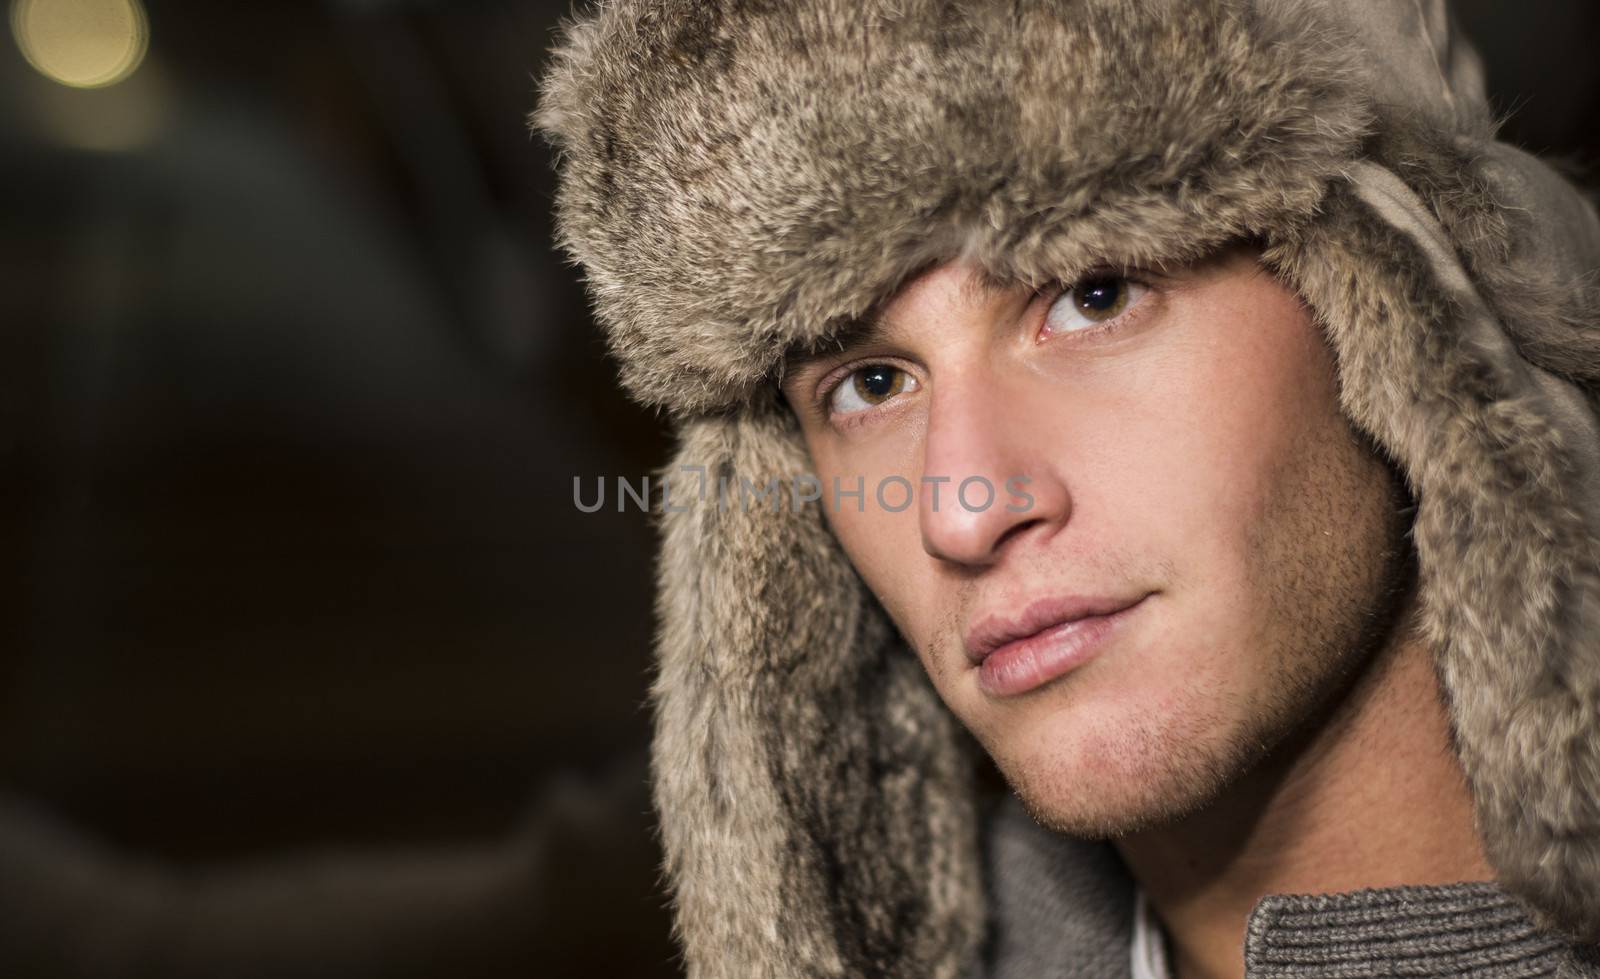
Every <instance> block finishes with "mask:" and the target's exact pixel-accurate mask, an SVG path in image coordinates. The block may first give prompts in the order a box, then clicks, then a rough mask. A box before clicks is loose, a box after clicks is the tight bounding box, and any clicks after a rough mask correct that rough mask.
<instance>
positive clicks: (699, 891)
mask: <svg viewBox="0 0 1600 979" xmlns="http://www.w3.org/2000/svg"><path fill="white" fill-rule="evenodd" d="M537 121H538V123H539V124H540V125H541V126H542V127H543V128H544V129H545V130H546V131H547V132H548V133H550V134H551V135H552V138H554V139H555V140H556V142H557V144H558V146H559V147H560V148H561V150H562V161H561V167H562V188H561V193H560V197H559V200H558V210H559V215H558V216H559V221H560V229H561V234H562V238H563V243H564V244H565V246H566V247H567V248H568V249H569V250H570V252H571V253H572V254H573V255H574V257H575V258H576V259H577V260H578V261H580V262H581V263H582V264H583V266H584V268H585V271H586V274H587V276H588V278H589V281H590V284H591V286H592V288H593V292H594V296H595V299H596V302H597V306H598V310H599V313H600V316H601V319H602V320H603V322H604V323H605V325H606V327H607V329H608V336H609V339H610V342H611V345H612V349H613V350H614V351H615V352H616V354H617V355H618V357H619V358H620V360H621V362H622V373H623V379H624V382H625V383H626V384H627V385H628V386H629V388H630V390H631V391H632V392H633V393H634V394H635V395H636V396H637V397H639V398H640V399H641V400H642V401H644V402H646V403H650V404H655V405H660V406H664V407H666V408H668V409H670V410H671V411H672V412H673V414H674V417H675V418H676V419H677V421H678V426H679V432H680V445H679V452H678V459H677V460H676V463H675V467H674V470H673V474H674V475H675V476H676V477H677V478H675V479H674V487H673V493H672V495H671V496H670V497H669V498H668V499H667V500H666V501H664V502H665V506H664V513H663V521H664V544H663V555H662V560H661V563H660V569H659V576H660V585H661V600H660V606H659V607H660V612H661V617H662V622H661V631H660V650H659V654H660V672H659V676H658V678H657V682H656V686H655V696H656V709H657V738H656V745H655V757H654V766H655V778H656V787H655V792H656V801H657V805H658V808H659V809H660V814H661V820H662V833H663V840H664V843H665V845H666V850H667V870H668V874H669V878H670V881H671V884H672V886H673V889H674V896H675V901H676V909H677V915H678V926H679V934H680V938H681V940H682V942H683V944H684V947H685V952H686V957H687V961H688V965H689V969H690V973H691V975H693V976H695V977H728V979H733V977H740V979H744V977H753V976H772V977H800V976H887V977H897V979H898V977H907V979H909V977H913V976H915V977H923V976H949V977H958V976H962V977H977V976H986V977H1022V976H1082V977H1105V976H1118V975H1124V976H1126V975H1135V976H1159V975H1170V976H1173V977H1177V979H1195V977H1212V976H1219V977H1225V976H1240V975H1244V976H1251V977H1257V976H1260V977H1265V976H1302V975H1304V976H1333V975H1339V976H1357V975H1370V976H1379V975H1412V976H1453V975H1463V974H1472V975H1505V976H1511V975H1574V976H1576V975H1600V965H1597V964H1596V963H1600V956H1597V954H1596V950H1595V948H1594V947H1593V946H1592V944H1591V943H1594V942H1596V941H1597V940H1600V631H1597V629H1600V547H1597V537H1596V531H1597V528H1600V425H1597V422H1596V403H1597V401H1596V388H1597V382H1600V297H1597V294H1596V288H1597V286H1596V279H1595V277H1594V272H1595V270H1596V269H1597V268H1600V221H1597V220H1596V217H1595V212H1594V210H1593V208H1592V207H1591V206H1590V205H1589V204H1588V203H1587V202H1586V201H1584V200H1583V199H1582V198H1581V197H1580V195H1578V194H1577V193H1576V192H1575V191H1574V190H1573V189H1572V188H1571V187H1570V186H1569V185H1568V184H1566V183H1565V182H1564V181H1562V180H1561V179H1560V178H1559V177H1557V176H1555V174H1554V173H1553V172H1551V171H1550V170H1549V169H1548V168H1547V167H1545V166H1544V165H1543V164H1541V163H1540V162H1539V161H1537V160H1536V159H1534V158H1532V157H1529V156H1527V155H1525V154H1522V153H1520V152H1518V151H1516V150H1514V149H1512V148H1510V147H1507V146H1505V145H1503V144H1500V143H1497V142H1496V141H1495V140H1494V138H1493V134H1492V126H1491V123H1490V120H1489V117H1488V112H1487V109H1486V107H1485V104H1484V97H1483V91H1482V84H1481V73H1480V71H1479V68H1478V64H1477V61H1476V59H1475V58H1474V57H1473V55H1472V53H1471V51H1470V50H1469V49H1468V48H1467V47H1466V46H1465V45H1464V43H1463V42H1462V41H1461V39H1460V38H1458V37H1456V36H1455V35H1454V34H1453V32H1452V30H1451V25H1450V23H1449V19H1448V17H1447V15H1446V11H1445V9H1444V7H1443V6H1442V3H1426V2H1416V0H1362V2H1359V3H1339V4H1335V3H1332V2H1329V0H1195V2H1178V0H1037V2H1001V0H993V2H983V0H971V2H967V3H953V2H934V0H898V2H889V0H872V2H865V3H863V2H861V0H852V2H849V3H846V2H842V0H793V2H788V3H782V4H763V3H748V2H734V0H726V2H707V0H655V2H643V0H639V2H629V0H622V2H615V3H610V4H606V5H604V6H602V7H601V8H600V9H599V10H598V11H597V12H596V13H595V14H594V15H593V16H592V17H590V18H588V19H586V20H583V21H581V22H579V23H577V24H574V25H572V26H571V28H570V30H569V32H568V34H567V36H566V38H565V40H564V42H563V44H562V46H561V47H560V49H559V50H558V56H557V60H556V63H555V67H554V68H553V69H552V72H551V74H550V75H549V76H548V77H547V79H546V80H545V89H544V100H543V102H542V104H541V108H540V111H539V113H538V116H537ZM797 473H811V474H814V477H815V478H814V479H809V480H807V481H806V488H807V489H808V490H812V491H816V490H820V492H805V493H800V492H793V493H791V494H790V495H788V496H784V495H781V494H780V493H777V492H773V491H772V485H773V484H772V480H774V479H775V478H782V479H789V478H792V477H793V476H794V475H795V474H797ZM697 478H700V479H701V480H702V482H701V487H702V488H704V487H705V486H710V487H713V489H712V490H711V491H709V492H704V493H700V494H696V493H695V492H694V491H695V481H696V479H697ZM801 482H802V480H799V479H795V480H794V485H795V486H798V485H799V484H800V483H801ZM747 485H749V486H754V487H756V488H759V489H760V490H764V491H765V492H766V495H764V496H757V497H755V502H754V503H752V499H751V496H750V495H749V494H747V493H744V492H739V491H736V492H733V493H732V494H731V495H730V493H729V491H728V490H727V489H726V487H729V486H734V487H738V488H739V490H742V489H743V488H744V487H745V486H747ZM686 500H687V502H685V501H686ZM802 501H803V503H802ZM969 735H970V737H969ZM974 748H980V749H982V751H983V752H986V754H987V756H988V758H989V759H991V760H992V762H993V763H994V766H995V768H996V769H998V771H999V773H1000V774H1001V775H1003V776H1004V778H1005V780H1006V782H1008V783H1009V785H1010V787H1011V789H1012V790H1013V793H1014V795H1013V796H1012V797H1011V798H1009V799H1001V800H996V799H994V798H992V796H993V795H994V793H991V792H988V791H986V789H985V788H984V783H983V780H982V779H981V778H980V777H978V775H977V774H976V772H977V771H978V769H979V767H980V766H978V765H976V764H975V756H977V755H978V752H977V751H974V750H973V749H974ZM1024 813H1025V814H1024ZM1029 816H1031V817H1032V818H1031V819H1030V818H1029Z"/></svg>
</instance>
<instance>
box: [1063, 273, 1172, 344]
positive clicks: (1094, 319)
mask: <svg viewBox="0 0 1600 979" xmlns="http://www.w3.org/2000/svg"><path fill="white" fill-rule="evenodd" d="M1149 291H1150V287H1149V286H1144V285H1140V284H1139V283H1137V282H1133V281H1131V280H1129V279H1126V278H1123V277H1122V276H1119V275H1096V276H1093V277H1091V278H1087V279H1079V280H1078V281H1077V282H1075V283H1073V284H1072V286H1070V287H1069V288H1068V289H1067V290H1066V291H1064V292H1062V293H1061V295H1060V296H1058V297H1056V301H1055V302H1054V303H1051V304H1050V311H1049V312H1048V313H1046V314H1045V326H1047V327H1048V328H1049V330H1050V332H1051V333H1072V332H1075V331H1081V330H1083V329H1085V328H1086V327H1091V326H1097V325H1099V324H1101V323H1108V322H1110V321H1111V320H1114V319H1116V318H1117V317H1118V316H1121V315H1122V314H1123V313H1125V312H1127V311H1128V310H1129V309H1132V308H1133V307H1134V306H1136V305H1138V303H1139V300H1141V299H1143V298H1144V296H1145V294H1146V293H1148V292H1149Z"/></svg>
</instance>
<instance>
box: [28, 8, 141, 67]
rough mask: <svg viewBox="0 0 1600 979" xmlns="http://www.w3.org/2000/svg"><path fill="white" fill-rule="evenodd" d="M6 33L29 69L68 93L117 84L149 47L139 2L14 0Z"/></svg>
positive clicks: (137, 65) (136, 65)
mask: <svg viewBox="0 0 1600 979" xmlns="http://www.w3.org/2000/svg"><path fill="white" fill-rule="evenodd" d="M11 33H12V35H13V36H15V37H16V39H17V47H18V48H20V49H21V50H22V56H23V57H24V58H27V59H28V64H30V65H33V67H35V68H37V69H38V70H39V72H40V73H41V74H43V75H45V76H46V77H48V78H50V79H52V80H54V81H58V82H60V83H61V84H63V85H70V86H72V87H73V88H102V87H104V86H106V85H114V84H116V83H117V82H120V81H122V80H123V79H124V78H127V77H128V76H129V75H131V74H133V70H134V69H135V68H137V67H139V62H140V61H143V60H144V53H145V49H146V47H147V46H148V45H149V42H150V33H149V25H148V22H147V21H146V20H145V15H144V8H143V7H142V6H140V4H139V0H14V2H13V3H12V5H11Z"/></svg>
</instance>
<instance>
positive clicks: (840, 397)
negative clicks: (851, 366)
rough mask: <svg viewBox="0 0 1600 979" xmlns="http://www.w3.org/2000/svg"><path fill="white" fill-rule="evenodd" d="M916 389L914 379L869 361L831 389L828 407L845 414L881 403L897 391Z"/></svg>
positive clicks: (898, 369) (902, 372)
mask: <svg viewBox="0 0 1600 979" xmlns="http://www.w3.org/2000/svg"><path fill="white" fill-rule="evenodd" d="M916 389H917V379H916V378H914V377H912V376H911V375H910V374H907V373H906V372H905V371H903V370H901V369H900V368H898V367H894V366H891V365H889V364H869V365H868V366H866V367H858V368H856V369H855V370H853V371H851V372H850V376H849V377H846V378H845V379H844V380H843V381H840V382H839V385H838V386H837V387H835V388H834V389H833V394H832V395H830V396H829V398H828V407H829V409H830V410H832V411H833V413H834V414H838V415H848V414H852V413H854V412H857V411H865V410H866V409H868V408H872V407H876V406H877V405H881V404H883V403H884V402H885V401H888V400H889V399H890V398H892V397H894V396H895V395H897V394H903V393H905V392H907V391H915V390H916Z"/></svg>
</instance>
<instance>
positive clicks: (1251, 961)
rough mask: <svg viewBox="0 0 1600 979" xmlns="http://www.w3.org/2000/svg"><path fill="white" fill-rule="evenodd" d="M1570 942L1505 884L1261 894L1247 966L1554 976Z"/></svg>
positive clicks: (1271, 977)
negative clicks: (1543, 924) (1541, 923)
mask: <svg viewBox="0 0 1600 979" xmlns="http://www.w3.org/2000/svg"><path fill="white" fill-rule="evenodd" d="M1566 953H1567V947H1566V946H1565V945H1564V943H1562V942H1561V941H1559V940H1558V939H1556V938H1555V937H1553V936H1551V935H1549V934H1547V933H1543V932H1540V931H1539V930H1538V929H1537V928H1536V927H1535V926H1534V924H1533V921H1532V920H1531V919H1530V918H1529V916H1528V913H1527V910H1526V909H1525V908H1524V907H1523V906H1522V905H1521V904H1519V903H1518V902H1517V901H1516V900H1515V899H1514V898H1512V897H1511V896H1510V895H1508V894H1507V893H1506V892H1505V891H1504V890H1503V889H1501V888H1500V887H1499V886H1498V885H1496V884H1492V883H1463V884H1451V885H1447V886H1438V887H1390V888H1383V889H1380V890H1361V891H1350V892H1346V893H1343V894H1318V895H1288V894H1279V895H1273V896H1270V897H1266V898H1263V899H1262V900H1261V901H1260V903H1258V904H1257V905H1256V908H1255V911H1254V912H1253V913H1252V914H1251V915H1250V921H1249V924H1248V926H1247V930H1246V938H1245V973H1246V975H1249V976H1252V977H1254V976H1259V977H1261V979H1275V977H1279V976H1283V977H1290V976H1295V977H1309V976H1456V975H1470V976H1484V977H1506V979H1509V977H1512V976H1556V975H1558V974H1559V973H1558V970H1560V968H1561V966H1562V962H1563V959H1565V958H1566Z"/></svg>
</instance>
